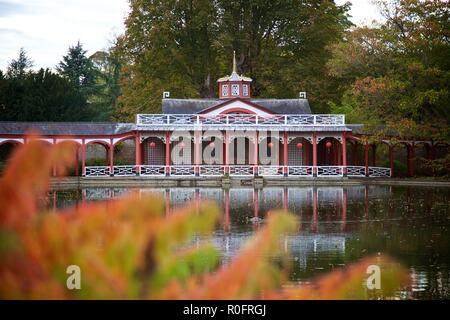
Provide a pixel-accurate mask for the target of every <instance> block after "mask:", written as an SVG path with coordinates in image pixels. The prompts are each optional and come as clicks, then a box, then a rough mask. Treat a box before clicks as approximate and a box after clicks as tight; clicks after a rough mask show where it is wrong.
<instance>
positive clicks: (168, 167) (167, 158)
mask: <svg viewBox="0 0 450 320" xmlns="http://www.w3.org/2000/svg"><path fill="white" fill-rule="evenodd" d="M166 175H170V132H169V131H166Z"/></svg>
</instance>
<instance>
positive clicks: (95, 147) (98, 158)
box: [85, 140, 112, 167]
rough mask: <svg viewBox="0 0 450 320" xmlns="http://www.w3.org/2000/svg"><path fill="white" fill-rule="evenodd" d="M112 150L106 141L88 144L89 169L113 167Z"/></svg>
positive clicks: (87, 158) (87, 163)
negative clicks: (111, 160)
mask: <svg viewBox="0 0 450 320" xmlns="http://www.w3.org/2000/svg"><path fill="white" fill-rule="evenodd" d="M110 150H111V147H110V145H109V144H108V143H106V142H104V141H100V140H98V141H97V140H95V141H89V142H88V143H86V155H85V165H86V166H87V167H96V166H109V165H112V164H111V163H110V159H111V157H110V154H109V153H110Z"/></svg>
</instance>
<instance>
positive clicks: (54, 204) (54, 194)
mask: <svg viewBox="0 0 450 320" xmlns="http://www.w3.org/2000/svg"><path fill="white" fill-rule="evenodd" d="M53 210H56V191H53Z"/></svg>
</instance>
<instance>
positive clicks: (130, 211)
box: [0, 141, 408, 299]
mask: <svg viewBox="0 0 450 320" xmlns="http://www.w3.org/2000/svg"><path fill="white" fill-rule="evenodd" d="M74 148H75V146H74V145H72V144H70V143H62V144H59V145H56V146H44V145H42V144H41V143H39V142H33V141H31V142H30V143H29V144H28V145H26V146H23V147H20V148H19V149H18V150H17V152H16V153H15V154H14V155H13V157H12V158H11V161H10V163H9V165H8V167H7V169H6V171H5V173H4V175H3V177H2V178H1V180H0V208H1V209H0V299H17V298H20V299H38V298H40V299H94V298H99V299H251V298H253V299H261V298H262V299H367V298H387V297H392V296H393V295H394V293H395V291H396V290H398V289H399V288H401V287H402V286H404V285H407V279H408V276H407V272H406V270H405V269H404V268H403V267H402V266H400V265H399V264H397V263H395V262H394V261H392V260H391V259H389V258H387V257H383V256H376V257H372V258H366V259H363V260H362V261H359V262H357V263H356V264H354V265H350V266H348V267H347V268H345V269H342V270H339V271H336V272H333V273H331V274H327V275H325V276H322V277H320V278H318V279H313V280H312V281H311V282H309V284H308V285H307V286H306V285H305V286H303V285H302V286H299V285H297V284H292V283H291V284H290V283H288V281H287V279H288V274H289V259H288V258H289V257H288V256H287V254H286V253H285V251H284V250H283V246H282V242H281V241H280V239H279V237H280V236H281V235H285V234H288V233H291V232H294V231H295V230H297V225H296V219H295V217H294V216H292V215H290V214H288V213H285V212H274V213H271V214H269V218H268V221H267V224H266V225H265V226H264V228H262V229H260V231H258V232H257V233H256V235H255V236H254V238H253V239H252V240H251V241H250V242H249V243H248V244H247V245H246V246H245V247H244V248H243V249H242V250H241V252H240V253H239V254H238V255H237V256H236V258H235V259H234V260H233V261H232V262H231V263H230V264H229V265H227V266H220V259H219V253H218V251H217V250H216V249H215V248H214V247H213V246H212V245H209V244H204V245H194V246H191V245H190V244H192V241H191V240H192V239H193V237H194V236H195V235H200V236H206V235H208V234H210V233H211V232H212V231H213V229H214V227H215V225H216V223H217V218H218V213H219V212H218V209H217V208H216V207H215V206H213V205H211V204H207V203H204V204H201V205H200V206H199V207H195V206H187V207H186V208H184V209H182V210H179V211H177V212H173V213H171V214H170V215H167V216H166V215H163V214H162V213H163V212H164V205H163V202H162V201H161V200H160V199H157V198H153V197H145V198H141V199H138V197H137V196H135V195H132V196H129V197H127V198H124V199H121V200H116V201H109V202H102V203H96V204H89V205H83V206H81V207H79V208H78V209H76V208H72V209H69V210H65V211H63V212H47V211H45V210H41V207H42V204H41V203H40V200H39V199H42V196H43V195H44V194H45V192H46V191H47V187H48V183H49V174H48V173H49V172H50V171H51V168H52V167H53V166H54V165H58V172H64V168H68V167H69V166H70V165H72V159H73V158H74V157H73V152H74V150H75V149H74ZM372 264H376V265H378V266H379V267H380V268H381V288H382V290H376V291H368V290H367V289H366V287H365V285H364V283H365V281H364V280H365V278H366V277H367V274H366V269H367V267H368V266H369V265H372ZM69 265H78V266H79V267H80V269H81V289H80V290H69V289H67V287H66V280H67V278H68V276H69V275H68V274H67V273H66V269H67V267H68V266H69Z"/></svg>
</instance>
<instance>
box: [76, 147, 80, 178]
mask: <svg viewBox="0 0 450 320" xmlns="http://www.w3.org/2000/svg"><path fill="white" fill-rule="evenodd" d="M79 164H80V159H79V156H78V147H77V150H76V151H75V176H77V177H78V176H79V175H80V171H79V168H78V166H79Z"/></svg>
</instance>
